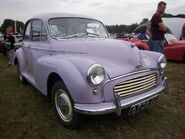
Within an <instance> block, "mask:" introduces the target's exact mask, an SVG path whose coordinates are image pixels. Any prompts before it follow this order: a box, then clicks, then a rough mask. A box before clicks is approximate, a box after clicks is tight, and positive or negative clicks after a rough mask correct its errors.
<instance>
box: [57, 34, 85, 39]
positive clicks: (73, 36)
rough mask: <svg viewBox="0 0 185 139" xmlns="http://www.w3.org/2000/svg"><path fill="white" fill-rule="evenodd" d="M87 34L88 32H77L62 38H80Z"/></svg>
mask: <svg viewBox="0 0 185 139" xmlns="http://www.w3.org/2000/svg"><path fill="white" fill-rule="evenodd" d="M83 36H86V33H76V34H72V35H68V36H65V37H60V39H69V38H80V37H83Z"/></svg>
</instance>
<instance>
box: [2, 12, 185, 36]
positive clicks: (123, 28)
mask: <svg viewBox="0 0 185 139" xmlns="http://www.w3.org/2000/svg"><path fill="white" fill-rule="evenodd" d="M163 17H167V18H173V17H180V18H185V14H178V15H172V14H168V13H164V15H163ZM148 21H149V20H148V19H147V18H144V19H143V20H142V21H141V22H140V23H134V24H131V25H124V24H122V25H106V28H107V30H108V32H109V33H122V32H125V33H131V32H132V31H133V30H134V29H135V28H137V27H138V26H139V25H141V24H143V23H146V22H148ZM14 23H15V21H14V20H12V19H5V20H4V22H3V24H2V25H1V27H0V32H2V33H3V34H4V33H5V32H6V28H7V27H8V26H13V27H14ZM16 26H17V32H21V30H20V29H24V23H23V22H22V21H16Z"/></svg>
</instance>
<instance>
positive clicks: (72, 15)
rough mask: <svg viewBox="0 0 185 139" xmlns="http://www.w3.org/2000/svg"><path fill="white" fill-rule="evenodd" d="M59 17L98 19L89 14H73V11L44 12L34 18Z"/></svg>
mask: <svg viewBox="0 0 185 139" xmlns="http://www.w3.org/2000/svg"><path fill="white" fill-rule="evenodd" d="M58 17H76V18H88V19H94V20H97V19H95V18H92V17H89V16H85V15H80V14H71V13H44V14H39V15H36V16H34V17H32V18H40V19H44V20H49V19H51V18H58Z"/></svg>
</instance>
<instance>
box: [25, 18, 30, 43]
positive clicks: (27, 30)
mask: <svg viewBox="0 0 185 139" xmlns="http://www.w3.org/2000/svg"><path fill="white" fill-rule="evenodd" d="M30 29H31V24H30V22H29V23H28V24H27V26H26V30H25V34H24V40H25V41H26V40H30Z"/></svg>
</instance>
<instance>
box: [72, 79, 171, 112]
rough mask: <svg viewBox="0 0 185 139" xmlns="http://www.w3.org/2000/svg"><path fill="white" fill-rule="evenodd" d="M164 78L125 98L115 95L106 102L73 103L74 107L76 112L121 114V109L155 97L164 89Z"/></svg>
mask: <svg viewBox="0 0 185 139" xmlns="http://www.w3.org/2000/svg"><path fill="white" fill-rule="evenodd" d="M166 80H167V77H165V78H164V80H163V82H162V83H161V84H160V85H159V86H158V87H156V88H154V89H152V90H150V91H148V92H146V93H142V94H139V95H136V96H131V97H128V98H125V99H120V97H119V96H118V95H117V96H115V100H114V102H106V103H98V104H77V103H75V104H74V109H75V111H76V112H78V113H81V114H86V115H102V114H107V113H113V112H115V113H117V114H118V115H121V110H122V109H125V108H128V107H130V106H132V105H134V104H136V103H139V102H142V101H145V100H148V99H152V98H153V97H157V96H158V95H159V94H160V92H162V91H164V90H165V89H166V86H167V84H166Z"/></svg>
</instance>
